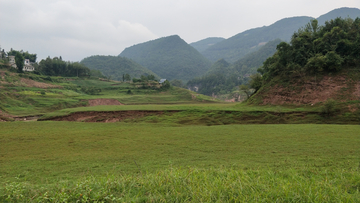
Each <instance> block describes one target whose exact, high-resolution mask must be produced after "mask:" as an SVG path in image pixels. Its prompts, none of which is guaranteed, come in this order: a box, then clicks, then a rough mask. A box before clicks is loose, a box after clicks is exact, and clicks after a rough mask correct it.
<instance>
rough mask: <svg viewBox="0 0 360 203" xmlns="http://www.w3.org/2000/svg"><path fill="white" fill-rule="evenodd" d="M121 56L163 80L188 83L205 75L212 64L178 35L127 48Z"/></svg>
mask: <svg viewBox="0 0 360 203" xmlns="http://www.w3.org/2000/svg"><path fill="white" fill-rule="evenodd" d="M119 56H122V57H127V58H130V59H132V60H134V61H136V62H137V63H139V64H140V65H142V66H144V67H146V68H148V69H150V70H151V71H153V72H154V73H156V74H158V75H159V76H161V77H162V78H166V79H168V80H173V79H179V80H183V81H188V80H190V79H192V78H194V77H196V76H200V75H203V74H204V73H205V72H206V71H207V70H208V69H209V68H210V66H211V62H210V61H209V60H207V59H206V58H205V57H204V56H202V55H201V54H200V53H199V52H198V51H197V50H196V49H195V48H193V47H192V46H190V45H189V44H187V43H186V42H185V41H184V40H183V39H181V38H180V37H179V36H177V35H173V36H169V37H163V38H159V39H156V40H152V41H148V42H145V43H141V44H137V45H134V46H131V47H128V48H126V49H125V50H124V51H123V52H121V54H120V55H119Z"/></svg>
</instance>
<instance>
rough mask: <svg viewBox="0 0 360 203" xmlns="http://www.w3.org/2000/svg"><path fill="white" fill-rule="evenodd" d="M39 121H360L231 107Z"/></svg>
mask: <svg viewBox="0 0 360 203" xmlns="http://www.w3.org/2000/svg"><path fill="white" fill-rule="evenodd" d="M38 120H39V121H44V120H52V121H81V122H105V123H108V122H133V123H138V122H148V123H175V124H186V125H208V126H210V125H226V124H279V123H280V124H295V123H297V124H300V123H318V124H320V123H328V124H359V122H360V118H359V117H358V116H357V114H349V113H348V114H337V115H332V114H329V113H324V112H302V111H293V112H277V111H276V112H272V111H245V112H242V111H231V110H200V109H191V110H190V109H189V110H163V111H159V110H122V111H78V112H73V113H69V114H66V115H59V114H57V115H55V116H49V115H47V116H44V117H42V118H40V119H38Z"/></svg>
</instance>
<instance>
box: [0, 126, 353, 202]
mask: <svg viewBox="0 0 360 203" xmlns="http://www.w3.org/2000/svg"><path fill="white" fill-rule="evenodd" d="M0 129H1V134H0V143H1V148H0V165H1V167H0V174H1V178H0V179H1V189H0V192H2V193H3V194H12V195H13V197H14V198H16V195H20V194H17V193H21V194H22V195H23V196H26V197H28V195H37V196H39V197H40V196H41V198H44V195H43V194H44V193H45V192H48V193H47V194H49V195H50V194H51V195H50V196H51V197H55V196H56V195H59V194H60V193H59V191H61V188H63V189H64V188H65V189H66V190H67V189H69V188H70V191H71V190H72V191H73V192H74V191H76V192H75V193H73V192H69V191H66V192H64V195H65V194H66V195H67V197H68V198H74V197H75V198H79V197H80V196H79V195H80V194H83V193H84V192H86V191H87V192H89V188H92V190H94V191H93V193H94V194H95V193H99V194H98V195H100V193H101V194H102V193H104V194H102V195H100V196H99V198H100V197H101V198H105V197H108V198H110V196H109V195H111V194H112V195H114V196H113V197H122V198H123V199H120V200H118V201H130V200H132V201H135V200H136V201H139V202H141V200H143V201H145V202H147V201H150V200H152V201H160V200H163V201H176V199H174V198H179V199H178V201H193V202H196V201H201V200H202V201H208V200H211V201H214V200H216V199H219V200H221V199H222V200H224V201H225V200H226V201H235V200H238V201H240V200H244V201H245V200H246V199H244V198H246V197H248V198H249V199H247V201H251V200H256V199H254V198H256V197H257V195H260V194H262V191H265V193H264V194H262V195H260V196H258V198H262V199H257V201H266V200H268V201H270V200H276V199H273V198H275V197H278V198H280V197H281V198H285V199H279V201H291V200H294V201H295V200H296V197H298V198H300V197H301V196H302V195H309V196H308V197H307V198H308V199H306V198H305V197H301V198H305V199H303V200H307V201H310V200H312V201H315V202H320V201H323V200H329V199H326V198H334V197H338V198H340V199H339V200H349V201H350V200H351V201H353V200H359V198H360V196H359V195H360V194H359V187H360V174H359V161H360V160H359V156H358V155H359V154H360V151H359V147H358V146H359V144H360V137H359V134H358V133H359V132H360V127H359V126H358V125H222V126H210V127H209V126H186V127H179V126H172V125H164V124H145V123H142V124H127V123H90V124H89V123H69V122H27V123H26V122H11V123H0ZM189 171H193V172H191V175H189V173H190V172H189ZM193 175H194V176H193ZM236 177H238V178H236ZM203 181H204V185H202V183H201V184H200V182H203ZM214 181H215V182H214ZM239 181H240V182H239ZM241 181H244V182H241ZM79 184H80V185H79ZM119 184H120V185H119ZM151 184H155V185H156V184H160V185H159V186H158V187H156V188H154V187H155V186H151ZM242 184H244V185H243V186H241V185H242ZM108 187H110V188H111V187H115V188H112V189H109V188H108ZM122 187H123V188H122ZM178 187H179V188H178ZM242 187H244V188H245V189H244V188H243V189H241V188H242ZM292 187H294V188H292ZM11 188H12V189H11ZM16 188H17V189H19V188H20V189H19V190H17V189H16ZM71 188H72V189H71ZM116 188H117V189H116ZM121 188H122V189H121ZM190 188H194V191H193V190H192V189H190ZM230 188H233V190H230ZM246 188H247V189H246ZM282 188H287V189H286V190H285V189H284V190H282ZM108 189H109V190H108ZM190 190H191V191H193V192H196V191H198V192H199V194H193V193H189V191H190ZM348 190H349V191H350V190H351V193H348V194H347V195H345V194H343V195H340V194H337V193H338V192H342V193H343V192H345V193H346V191H348ZM19 191H22V192H19ZM124 191H127V192H125V193H126V194H123V193H124ZM201 191H202V192H201ZM210 191H212V192H213V193H211V192H210ZM230 191H232V192H230ZM279 191H282V193H284V194H283V195H280V196H278V195H276V194H277V193H278V192H279ZM286 191H287V192H286ZM77 192H80V193H79V194H78V193H77ZM177 192H178V193H179V194H178V193H177ZM209 192H210V193H211V194H210V193H209ZM226 192H230V193H229V194H227V193H226ZM312 192H316V194H310V193H312ZM246 193H248V195H250V196H247V195H246ZM285 193H286V194H285ZM0 194H1V193H0ZM41 194H42V195H41ZM66 195H65V196H66ZM87 195H88V196H89V195H90V193H89V194H87ZM138 195H140V196H138ZM264 195H265V196H264ZM319 195H320V196H319ZM321 195H323V196H321ZM50 196H49V197H50ZM90 196H91V198H95V196H92V195H90ZM210 197H211V199H206V198H210ZM286 197H287V198H288V199H286ZM316 197H317V198H319V199H316ZM2 198H3V199H4V198H5V197H4V196H3V197H2ZM101 198H100V199H101ZM124 198H125V199H124ZM144 198H145V199H144ZM189 198H190V199H189ZM231 198H234V199H233V200H231ZM301 198H300V199H299V200H301ZM351 201H350V202H351Z"/></svg>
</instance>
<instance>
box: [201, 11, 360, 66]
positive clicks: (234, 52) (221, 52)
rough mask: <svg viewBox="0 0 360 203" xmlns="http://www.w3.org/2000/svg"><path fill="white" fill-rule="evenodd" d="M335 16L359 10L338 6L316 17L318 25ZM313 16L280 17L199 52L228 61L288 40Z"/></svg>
mask: <svg viewBox="0 0 360 203" xmlns="http://www.w3.org/2000/svg"><path fill="white" fill-rule="evenodd" d="M337 17H342V18H347V17H349V18H352V19H355V18H356V17H360V10H359V9H357V8H339V9H335V10H333V11H330V12H329V13H327V14H324V15H322V16H320V17H319V18H318V22H319V25H323V24H324V23H325V21H329V20H331V19H335V18H337ZM311 19H313V17H307V16H302V17H291V18H285V19H281V20H279V21H277V22H275V23H274V24H272V25H270V26H263V27H259V28H254V29H250V30H247V31H245V32H242V33H239V34H237V35H235V36H233V37H230V38H229V39H226V40H223V41H221V42H219V43H217V44H215V45H213V46H211V47H209V48H208V49H206V50H205V51H202V52H201V53H202V54H203V55H204V56H205V57H206V58H208V59H209V60H211V61H213V62H215V61H217V60H219V59H221V58H223V59H225V60H226V61H228V62H230V63H234V62H235V61H237V60H239V59H241V58H242V57H243V56H245V55H246V54H247V53H250V52H253V51H256V50H257V49H258V48H259V47H260V46H261V45H263V44H264V43H265V42H268V41H271V40H274V39H281V40H283V41H290V39H291V36H292V34H293V33H294V32H296V31H297V30H298V29H299V28H300V27H303V26H305V25H306V24H307V23H308V22H309V21H310V20H311Z"/></svg>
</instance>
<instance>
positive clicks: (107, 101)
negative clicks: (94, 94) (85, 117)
mask: <svg viewBox="0 0 360 203" xmlns="http://www.w3.org/2000/svg"><path fill="white" fill-rule="evenodd" d="M88 102H89V106H99V105H124V104H122V103H120V102H119V101H118V100H116V99H90V100H88Z"/></svg>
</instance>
